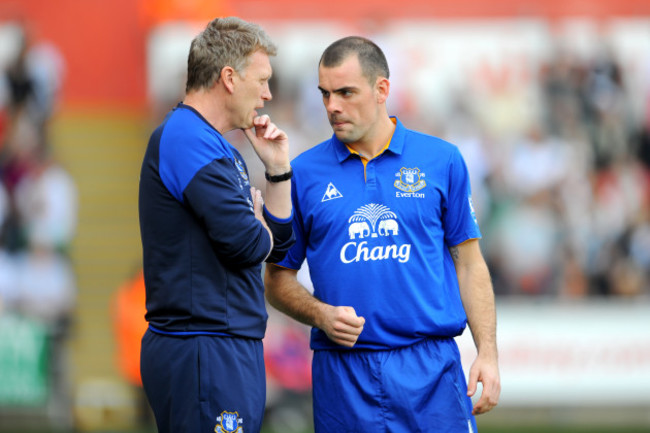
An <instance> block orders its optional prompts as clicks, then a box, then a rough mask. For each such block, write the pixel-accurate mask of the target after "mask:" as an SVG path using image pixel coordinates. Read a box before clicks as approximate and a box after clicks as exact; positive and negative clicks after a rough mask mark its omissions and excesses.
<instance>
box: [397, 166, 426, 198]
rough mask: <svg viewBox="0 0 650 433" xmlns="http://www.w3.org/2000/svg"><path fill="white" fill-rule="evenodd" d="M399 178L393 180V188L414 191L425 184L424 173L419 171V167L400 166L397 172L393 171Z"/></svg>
mask: <svg viewBox="0 0 650 433" xmlns="http://www.w3.org/2000/svg"><path fill="white" fill-rule="evenodd" d="M395 176H399V179H398V180H396V181H395V183H394V185H395V188H397V189H399V190H400V191H404V192H416V191H419V190H421V189H422V188H424V187H425V186H427V183H426V182H425V181H424V179H423V177H424V173H420V169H419V168H417V167H415V168H406V167H402V168H401V169H400V170H399V173H395Z"/></svg>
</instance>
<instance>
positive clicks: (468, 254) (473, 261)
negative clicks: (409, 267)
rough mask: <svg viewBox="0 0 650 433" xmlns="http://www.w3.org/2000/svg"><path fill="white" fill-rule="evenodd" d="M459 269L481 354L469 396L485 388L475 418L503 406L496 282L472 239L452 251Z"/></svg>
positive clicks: (463, 297) (474, 366)
mask: <svg viewBox="0 0 650 433" xmlns="http://www.w3.org/2000/svg"><path fill="white" fill-rule="evenodd" d="M449 252H450V253H451V256H452V258H453V260H454V265H455V266H456V274H457V276H458V285H459V287H460V297H461V300H462V301H463V306H464V308H465V313H466V314H467V321H468V323H469V327H470V329H471V331H472V337H473V338H474V344H476V349H477V351H478V354H477V356H476V360H475V361H474V363H473V364H472V367H471V369H470V372H469V381H468V384H467V395H468V396H470V397H471V396H473V395H474V393H476V389H477V385H478V382H481V383H482V384H483V391H482V393H481V397H480V398H479V400H478V401H477V402H476V404H475V405H474V409H473V414H474V415H478V414H481V413H485V412H488V411H489V410H491V409H492V408H493V407H494V406H496V405H497V403H498V402H499V395H500V393H501V380H500V377H499V364H498V354H497V342H496V307H495V303H494V291H493V289H492V281H491V279H490V272H489V270H488V267H487V264H486V263H485V259H484V258H483V255H482V254H481V250H480V248H479V242H478V239H470V240H468V241H466V242H463V243H462V244H459V245H456V246H453V247H450V248H449Z"/></svg>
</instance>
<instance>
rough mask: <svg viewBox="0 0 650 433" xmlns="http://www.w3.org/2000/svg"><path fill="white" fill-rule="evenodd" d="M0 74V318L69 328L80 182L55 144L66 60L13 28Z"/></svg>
mask: <svg viewBox="0 0 650 433" xmlns="http://www.w3.org/2000/svg"><path fill="white" fill-rule="evenodd" d="M14 34H15V45H14V48H15V49H14V50H13V51H12V53H11V56H9V58H8V59H7V61H6V64H5V65H4V69H3V70H2V71H1V72H2V73H1V75H0V313H1V312H3V311H4V312H15V313H19V314H21V315H25V316H27V317H31V318H34V319H36V320H39V321H42V322H44V323H46V324H47V325H48V326H49V327H50V329H56V328H57V327H65V324H66V323H67V322H68V321H69V319H70V315H71V313H72V309H73V307H74V303H75V298H76V283H75V277H74V274H73V271H72V267H71V264H70V257H69V247H70V243H71V241H72V239H73V236H74V234H75V230H76V226H77V206H78V205H77V189H76V185H75V181H74V180H73V179H72V177H71V176H70V175H69V173H68V172H67V171H66V170H65V169H64V167H63V166H62V164H61V163H60V162H59V161H57V160H56V159H55V158H54V156H53V154H52V149H51V145H50V129H49V127H50V120H51V118H52V115H53V112H54V111H55V109H56V108H57V102H58V95H59V89H60V85H61V80H62V74H63V64H64V63H63V59H62V57H61V55H60V53H59V51H58V50H57V49H56V47H54V46H53V45H51V44H48V43H39V44H33V43H31V41H30V39H29V34H28V33H27V31H26V29H24V28H22V27H20V26H17V27H16V28H15V29H14Z"/></svg>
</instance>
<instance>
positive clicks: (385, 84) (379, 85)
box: [375, 77, 390, 104]
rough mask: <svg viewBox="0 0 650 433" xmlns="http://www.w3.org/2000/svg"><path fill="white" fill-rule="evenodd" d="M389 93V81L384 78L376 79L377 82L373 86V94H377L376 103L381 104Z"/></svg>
mask: <svg viewBox="0 0 650 433" xmlns="http://www.w3.org/2000/svg"><path fill="white" fill-rule="evenodd" d="M389 91H390V81H388V78H386V77H377V82H376V84H375V92H376V94H377V103H378V104H383V103H384V102H386V99H388V93H389Z"/></svg>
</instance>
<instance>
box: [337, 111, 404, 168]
mask: <svg viewBox="0 0 650 433" xmlns="http://www.w3.org/2000/svg"><path fill="white" fill-rule="evenodd" d="M391 119H394V120H395V131H394V132H393V137H392V138H391V140H390V144H389V145H388V148H387V149H386V150H385V151H386V152H392V153H394V154H397V155H401V153H402V151H403V150H404V137H405V135H406V128H404V125H402V122H400V121H399V119H398V118H397V117H395V116H391ZM332 143H333V144H334V149H335V151H336V157H337V159H338V160H339V162H343V161H345V160H346V159H347V158H349V157H351V156H352V155H353V153H352V152H350V150H349V149H348V147H347V146H346V145H345V143H343V142H342V141H340V140H339V139H338V138H336V134H332Z"/></svg>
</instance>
